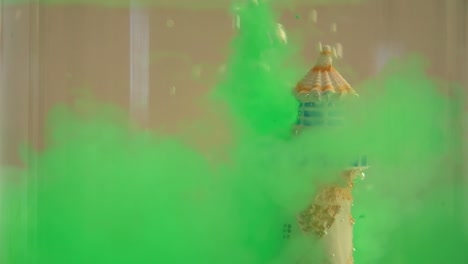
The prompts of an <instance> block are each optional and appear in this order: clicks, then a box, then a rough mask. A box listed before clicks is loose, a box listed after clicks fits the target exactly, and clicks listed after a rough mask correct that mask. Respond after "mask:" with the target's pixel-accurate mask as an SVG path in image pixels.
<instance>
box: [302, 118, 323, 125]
mask: <svg viewBox="0 0 468 264" xmlns="http://www.w3.org/2000/svg"><path fill="white" fill-rule="evenodd" d="M303 124H304V126H320V125H323V124H324V121H323V120H308V119H304V122H303Z"/></svg>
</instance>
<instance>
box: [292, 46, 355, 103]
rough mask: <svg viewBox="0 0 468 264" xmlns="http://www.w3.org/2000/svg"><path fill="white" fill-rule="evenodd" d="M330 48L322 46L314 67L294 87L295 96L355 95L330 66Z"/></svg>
mask: <svg viewBox="0 0 468 264" xmlns="http://www.w3.org/2000/svg"><path fill="white" fill-rule="evenodd" d="M331 54H332V52H331V47H330V46H324V47H323V49H322V51H321V52H320V56H319V58H318V60H317V63H316V65H315V66H314V67H313V68H312V69H311V70H310V71H309V72H308V73H307V75H306V76H305V77H304V78H303V79H302V80H301V81H300V82H299V83H298V84H297V85H296V87H295V89H294V92H295V93H296V95H305V94H311V93H312V94H316V95H318V96H320V95H321V94H323V93H333V94H337V95H345V94H356V92H355V91H354V89H353V88H351V85H349V83H348V82H347V81H346V80H345V79H344V78H343V76H341V74H340V73H339V72H338V71H337V70H336V69H335V68H334V67H333V65H332V62H333V60H332V55H331Z"/></svg>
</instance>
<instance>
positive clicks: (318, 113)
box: [304, 111, 323, 117]
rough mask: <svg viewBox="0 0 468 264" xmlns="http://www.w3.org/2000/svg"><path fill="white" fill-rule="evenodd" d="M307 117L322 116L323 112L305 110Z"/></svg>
mask: <svg viewBox="0 0 468 264" xmlns="http://www.w3.org/2000/svg"><path fill="white" fill-rule="evenodd" d="M304 116H306V117H322V116H323V113H322V112H319V111H304Z"/></svg>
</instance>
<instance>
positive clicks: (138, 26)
mask: <svg viewBox="0 0 468 264" xmlns="http://www.w3.org/2000/svg"><path fill="white" fill-rule="evenodd" d="M135 2H136V1H134V0H133V1H132V5H131V9H130V114H131V116H132V118H134V119H136V120H138V121H139V122H142V123H143V124H144V125H146V124H147V122H148V97H149V16H148V10H147V9H145V8H144V7H141V6H137V5H136V3H135Z"/></svg>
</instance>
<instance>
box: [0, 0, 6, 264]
mask: <svg viewBox="0 0 468 264" xmlns="http://www.w3.org/2000/svg"><path fill="white" fill-rule="evenodd" d="M3 11H4V10H3V0H0V262H1V263H7V259H8V256H7V250H6V246H5V245H4V243H5V242H6V229H5V228H6V225H5V222H4V221H6V216H4V215H3V213H4V212H6V210H5V209H4V206H5V204H4V201H3V192H4V187H5V182H4V177H3V175H5V171H4V169H3V162H4V155H5V145H4V142H5V135H4V131H5V129H4V126H5V121H6V120H5V115H6V113H5V108H6V107H5V103H4V100H5V96H4V94H5V91H4V89H5V85H4V80H5V75H4V74H5V73H4V72H3V49H4V47H5V43H4V42H3V24H4V21H3V19H4V14H3Z"/></svg>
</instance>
